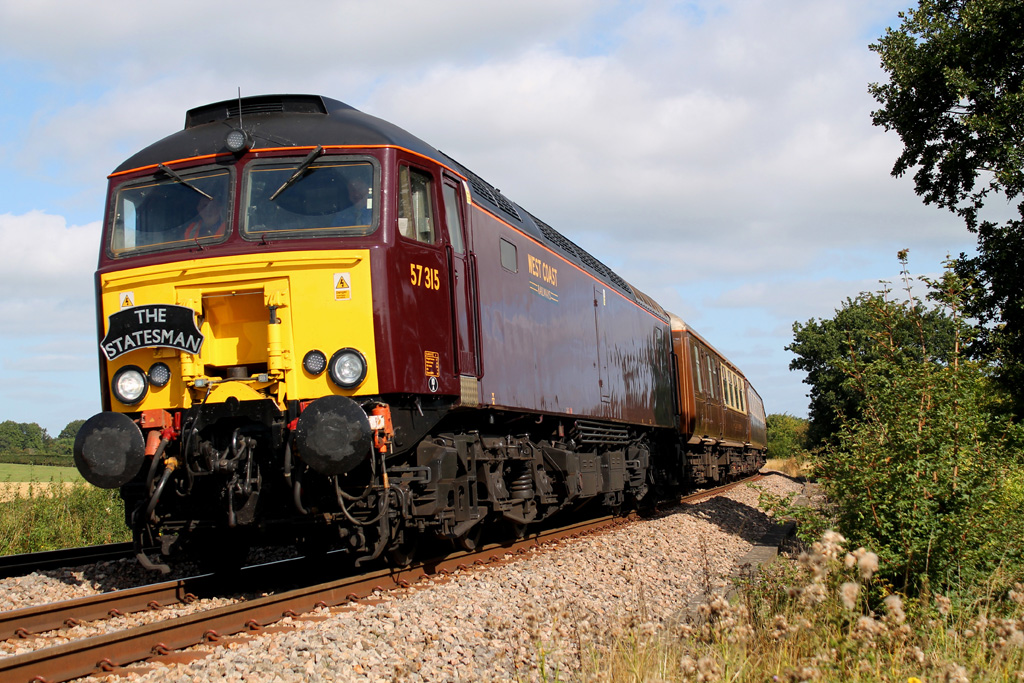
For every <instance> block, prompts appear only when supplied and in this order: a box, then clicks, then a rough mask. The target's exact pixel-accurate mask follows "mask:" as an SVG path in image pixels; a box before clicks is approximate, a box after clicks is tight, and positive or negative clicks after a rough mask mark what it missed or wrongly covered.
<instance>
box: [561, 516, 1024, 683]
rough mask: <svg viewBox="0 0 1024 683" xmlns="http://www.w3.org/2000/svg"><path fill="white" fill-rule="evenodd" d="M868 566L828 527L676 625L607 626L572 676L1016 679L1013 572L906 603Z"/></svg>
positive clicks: (1019, 662)
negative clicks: (806, 546) (794, 554)
mask: <svg viewBox="0 0 1024 683" xmlns="http://www.w3.org/2000/svg"><path fill="white" fill-rule="evenodd" d="M876 566H877V558H876V557H875V556H874V554H873V553H869V552H867V551H865V550H864V549H858V550H857V551H855V552H854V553H847V552H846V550H844V549H843V548H842V537H841V536H839V535H838V534H834V533H833V532H828V533H827V534H826V536H825V537H824V538H823V540H822V541H820V542H818V543H815V544H814V546H813V547H812V548H811V549H810V550H809V551H808V552H806V553H804V554H802V555H801V556H800V558H799V559H798V560H792V559H784V558H780V559H779V560H777V561H776V562H773V563H771V564H769V565H766V566H764V567H762V570H761V572H760V573H759V574H758V575H757V577H754V578H748V579H747V580H744V581H741V582H740V583H739V585H738V587H737V590H736V592H735V594H734V596H733V598H732V599H731V600H726V599H724V598H722V597H720V596H708V598H707V600H706V602H705V603H704V604H703V605H701V606H700V607H699V608H698V609H697V611H696V613H694V614H691V615H689V616H688V617H686V618H681V619H680V620H679V621H678V622H677V623H672V624H657V625H653V624H641V625H639V626H632V627H629V626H627V627H625V628H612V629H608V631H607V633H608V634H609V635H608V636H607V637H605V638H604V639H603V640H602V639H599V640H597V641H595V643H594V644H593V645H591V646H590V647H589V648H587V649H586V650H584V651H581V653H580V658H579V662H580V667H581V670H580V672H579V673H580V675H579V679H580V680H593V681H615V682H618V681H630V682H634V681H635V682H640V681H658V682H659V683H665V682H668V681H673V682H675V681H679V682H690V681H707V682H711V681H738V682H744V681H751V682H753V681H772V682H774V681H780V682H785V683H796V682H798V681H807V682H810V681H816V682H818V681H828V682H833V681H834V682H836V683H838V682H840V681H842V682H844V683H845V682H847V681H858V682H863V683H868V682H869V681H871V682H874V681H889V682H891V683H897V682H898V683H923V682H925V681H945V682H947V683H967V682H968V681H993V682H994V681H1000V682H1007V681H1024V585H1022V583H1021V579H1022V577H1019V576H1018V577H1008V576H1005V575H1001V574H998V573H997V574H996V575H994V576H993V577H992V579H991V580H990V581H989V583H988V585H985V586H979V587H975V588H973V589H968V590H965V591H964V592H963V593H962V594H961V595H959V596H950V597H947V596H943V595H927V594H926V595H923V596H921V597H919V598H917V599H914V600H909V599H906V598H905V597H903V596H899V595H894V594H891V593H890V592H889V586H888V585H887V584H886V583H885V582H884V581H880V580H878V579H874V578H872V575H873V572H874V568H875V567H876ZM951 598H952V599H951ZM545 678H546V677H545ZM546 680H555V679H551V678H546Z"/></svg>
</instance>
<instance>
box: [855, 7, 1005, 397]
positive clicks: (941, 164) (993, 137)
mask: <svg viewBox="0 0 1024 683" xmlns="http://www.w3.org/2000/svg"><path fill="white" fill-rule="evenodd" d="M900 18H901V20H902V23H901V25H900V27H899V28H898V29H895V30H894V29H891V28H890V29H887V30H886V33H885V35H884V36H883V37H882V38H880V39H879V40H878V42H877V43H875V44H873V45H872V46H871V49H872V50H873V51H875V52H876V53H878V55H879V57H880V58H881V62H882V67H883V68H884V69H885V71H886V72H888V75H889V82H888V83H884V84H878V83H873V84H872V85H871V86H870V92H871V94H872V95H873V96H874V97H875V99H876V100H877V101H878V102H879V103H880V104H881V109H879V110H878V111H876V112H874V113H873V121H874V124H875V125H878V126H882V127H884V128H885V129H886V130H894V131H896V132H897V133H898V134H899V136H900V138H901V139H902V141H903V145H904V149H903V153H902V154H900V156H899V158H898V159H897V160H896V163H895V165H894V166H893V171H892V172H893V175H895V176H901V175H903V174H904V173H907V172H909V171H911V170H913V172H914V184H915V187H916V190H917V193H918V194H919V195H921V197H922V198H923V200H924V202H925V203H926V204H934V205H936V206H939V207H942V208H946V209H948V210H950V211H952V212H954V213H956V214H957V215H959V216H960V217H962V218H963V219H964V221H965V223H966V225H967V227H968V229H969V230H971V231H972V232H975V233H976V234H977V235H978V253H977V255H976V256H973V257H968V256H966V255H963V254H961V256H960V258H959V259H958V262H957V264H956V270H957V272H958V273H959V274H960V276H961V277H962V278H964V279H966V280H973V281H974V284H973V285H972V286H971V287H970V288H969V290H967V291H965V297H966V298H965V301H964V304H965V314H966V315H968V316H972V317H974V318H976V319H977V320H978V321H979V323H980V327H979V335H978V337H977V338H976V339H974V341H973V350H974V355H975V357H979V356H982V355H988V356H990V357H996V358H998V360H999V373H1000V376H1001V377H1002V379H1003V382H1004V385H1005V386H1007V387H1009V388H1010V389H1011V390H1014V391H1015V393H1016V394H1017V396H1018V400H1019V402H1020V403H1021V405H1022V407H1024V389H1022V388H1021V386H1022V385H1021V380H1024V220H1021V218H1024V3H1021V2H1020V0H919V2H918V6H917V8H916V9H910V10H908V11H907V12H905V13H901V14H900ZM991 199H996V200H997V201H998V203H999V204H1002V203H1004V202H1005V203H1008V204H1010V205H1011V206H1014V205H1015V206H1016V210H1017V213H1018V214H1019V215H1020V216H1021V218H1010V219H1007V220H1005V221H1001V222H996V221H993V220H988V219H986V218H985V217H983V215H982V210H983V209H984V207H985V205H986V203H987V202H988V201H989V200H991Z"/></svg>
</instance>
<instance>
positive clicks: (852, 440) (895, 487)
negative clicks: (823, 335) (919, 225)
mask: <svg viewBox="0 0 1024 683" xmlns="http://www.w3.org/2000/svg"><path fill="white" fill-rule="evenodd" d="M930 285H931V288H932V293H931V294H930V297H931V298H933V299H934V300H935V301H937V302H938V303H939V304H940V305H941V307H942V308H943V309H945V311H946V313H944V315H943V318H944V319H945V320H947V321H949V323H950V324H951V326H952V328H953V340H952V341H953V344H952V351H951V353H950V354H949V356H948V357H947V358H945V359H942V360H940V359H937V358H935V357H934V356H932V355H931V353H928V352H926V351H925V349H924V348H922V347H921V342H920V341H916V340H915V339H914V338H913V337H912V336H903V337H902V338H896V337H894V336H891V335H887V334H885V333H877V334H874V335H873V336H871V337H869V340H868V341H867V342H866V344H865V346H864V348H863V349H857V350H854V351H853V352H852V353H851V354H850V356H849V357H848V358H846V359H843V360H841V361H838V362H837V369H838V371H839V372H841V373H843V374H844V375H845V376H846V381H845V382H844V385H843V386H844V390H845V391H847V392H849V394H851V395H855V396H858V397H859V401H860V402H859V409H858V414H857V415H856V416H846V417H845V418H844V419H843V420H842V424H841V426H840V429H839V431H838V432H837V434H836V437H835V439H834V442H833V443H832V444H831V445H830V446H829V447H827V448H824V449H822V450H820V451H819V452H817V453H815V454H814V459H813V461H812V464H813V468H814V471H815V474H816V475H818V476H819V477H820V478H821V481H822V482H823V485H824V487H825V490H826V493H827V495H828V497H829V499H830V501H831V502H832V503H834V504H835V506H836V510H837V516H838V523H839V528H840V529H842V530H843V533H844V534H846V535H847V537H848V538H850V539H851V540H852V541H853V542H854V543H856V544H858V545H863V546H866V547H868V548H870V549H873V550H875V551H876V552H877V553H878V554H879V556H880V557H881V559H882V561H883V569H884V571H885V573H886V574H887V575H888V577H889V579H890V580H892V581H893V582H895V583H896V584H897V585H898V586H899V587H901V588H903V589H906V590H914V589H918V588H921V587H923V586H926V585H930V586H932V587H934V588H939V589H940V590H949V589H955V588H956V587H958V586H960V585H963V584H970V583H974V582H977V581H980V580H983V579H987V578H989V577H990V576H992V573H993V572H994V571H995V570H996V569H997V568H1000V567H1001V568H1003V569H1004V570H1006V569H1007V568H1009V570H1010V571H1011V572H1016V573H1017V574H1019V573H1020V572H1021V571H1022V567H1024V548H1022V539H1024V520H1022V519H1021V516H1020V514H1019V511H1020V509H1021V506H1022V505H1024V492H1022V487H1021V482H1022V481H1024V452H1022V449H1021V443H1022V438H1024V430H1022V429H1021V427H1020V426H1019V425H1016V424H1013V423H1012V422H1010V421H1009V420H1008V419H1006V418H1005V417H1002V416H1004V415H1005V412H1004V411H1003V410H1002V407H1001V403H1002V401H1003V400H1005V395H1004V394H1002V393H1001V392H999V391H996V390H994V387H993V384H992V381H991V378H990V377H989V368H988V367H986V366H985V365H984V364H982V363H979V362H977V361H970V360H967V359H965V358H964V357H963V355H962V353H961V349H962V348H963V345H964V343H965V342H969V341H970V336H971V334H973V331H972V329H971V327H970V326H969V325H967V324H965V322H964V320H963V317H962V315H961V304H962V301H963V298H964V296H965V292H966V290H967V285H966V284H965V282H964V281H963V280H962V279H961V278H960V277H959V276H958V275H957V274H956V273H955V272H954V270H953V269H952V264H948V268H947V271H946V273H945V274H944V276H943V277H942V278H941V279H940V280H938V281H935V282H931V283H930ZM864 302H865V305H866V309H867V311H868V313H869V315H871V316H872V317H873V318H875V320H876V321H877V322H876V325H875V328H876V329H884V328H885V327H886V321H888V320H894V319H907V320H910V321H911V322H914V321H916V324H918V325H919V326H920V327H921V328H923V327H924V325H925V322H924V320H925V319H924V314H925V313H927V311H925V310H923V309H922V306H921V304H920V302H917V301H915V300H913V299H911V300H909V301H905V302H893V301H891V300H890V299H889V298H888V297H887V296H884V295H882V296H879V295H875V296H870V297H868V298H866V299H864ZM919 339H925V337H924V336H923V335H922V336H921V337H919Z"/></svg>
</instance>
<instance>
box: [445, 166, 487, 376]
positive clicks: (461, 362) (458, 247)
mask: <svg viewBox="0 0 1024 683" xmlns="http://www.w3.org/2000/svg"><path fill="white" fill-rule="evenodd" d="M442 192H443V195H444V216H445V223H446V225H447V227H448V270H449V276H450V277H449V278H448V282H449V283H450V287H451V301H452V319H453V320H454V322H455V324H454V327H455V329H454V330H453V332H454V336H455V360H456V364H457V368H456V370H457V372H458V373H459V374H460V375H462V376H472V377H479V376H480V374H481V373H480V358H479V352H478V344H477V329H476V286H475V284H476V283H475V278H474V273H473V257H472V254H470V253H469V252H470V244H469V240H468V239H467V237H468V235H467V232H466V220H465V217H466V214H465V209H464V207H465V202H464V201H463V200H462V197H463V196H464V195H463V192H462V184H461V183H460V182H459V181H457V180H455V179H454V178H450V177H448V176H445V178H444V185H443V188H442Z"/></svg>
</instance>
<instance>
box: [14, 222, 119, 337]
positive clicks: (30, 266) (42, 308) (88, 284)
mask: <svg viewBox="0 0 1024 683" xmlns="http://www.w3.org/2000/svg"><path fill="white" fill-rule="evenodd" d="M99 233H100V224H99V223H98V222H96V223H90V224H89V225H81V226H68V225H67V222H66V221H65V220H64V218H62V217H61V216H53V215H50V214H46V213H43V212H41V211H33V212H30V213H27V214H23V215H20V216H15V215H12V214H0V244H2V245H3V249H4V268H3V269H0V320H3V321H4V324H3V325H2V326H0V336H2V337H13V336H25V335H38V334H43V333H47V334H62V335H65V334H66V335H68V336H70V337H75V336H79V337H80V336H82V335H83V334H93V333H94V332H95V322H94V321H95V315H94V313H93V311H94V309H95V304H94V296H93V273H94V272H95V270H96V262H97V258H98V254H99V251H98V250H99V246H98V245H99Z"/></svg>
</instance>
